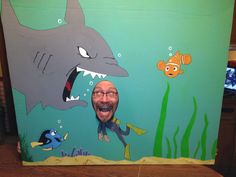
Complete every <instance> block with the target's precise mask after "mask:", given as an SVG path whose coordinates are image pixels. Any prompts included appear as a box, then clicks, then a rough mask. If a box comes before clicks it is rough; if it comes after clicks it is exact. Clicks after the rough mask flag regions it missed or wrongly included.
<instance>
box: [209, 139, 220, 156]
mask: <svg viewBox="0 0 236 177" xmlns="http://www.w3.org/2000/svg"><path fill="white" fill-rule="evenodd" d="M217 141H218V140H217V139H216V140H215V141H214V142H213V144H212V147H211V158H212V159H215V157H216V148H217Z"/></svg>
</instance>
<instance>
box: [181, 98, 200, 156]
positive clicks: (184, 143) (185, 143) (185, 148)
mask: <svg viewBox="0 0 236 177" xmlns="http://www.w3.org/2000/svg"><path fill="white" fill-rule="evenodd" d="M193 105H194V111H193V114H192V117H191V119H190V121H189V123H188V126H187V127H186V129H185V132H184V135H183V137H182V140H181V156H182V157H189V139H190V135H191V132H192V129H193V125H194V123H195V121H196V118H197V101H196V98H195V97H193Z"/></svg>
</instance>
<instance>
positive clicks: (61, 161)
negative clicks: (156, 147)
mask: <svg viewBox="0 0 236 177" xmlns="http://www.w3.org/2000/svg"><path fill="white" fill-rule="evenodd" d="M214 162H215V160H206V161H202V160H196V159H190V158H177V159H167V158H158V157H143V158H141V159H140V160H137V161H128V160H121V161H112V160H106V159H103V158H101V157H97V156H76V157H49V158H47V159H46V160H44V161H38V162H26V161H23V165H25V166H35V165H122V164H123V165H131V164H209V165H211V164H214Z"/></svg>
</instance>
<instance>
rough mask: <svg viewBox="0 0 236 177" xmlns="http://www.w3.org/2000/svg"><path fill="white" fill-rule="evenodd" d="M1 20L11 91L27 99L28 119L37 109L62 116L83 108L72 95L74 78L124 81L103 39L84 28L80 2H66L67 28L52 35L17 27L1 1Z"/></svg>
mask: <svg viewBox="0 0 236 177" xmlns="http://www.w3.org/2000/svg"><path fill="white" fill-rule="evenodd" d="M1 18H2V23H3V30H4V35H5V42H6V49H7V58H8V65H9V70H10V78H11V83H12V87H13V88H14V89H16V90H17V91H19V92H21V93H22V94H23V95H24V96H25V100H26V109H27V110H26V111H27V113H29V112H30V111H31V110H32V109H33V108H34V107H35V106H36V105H37V104H41V105H42V107H43V108H45V107H46V106H51V107H54V108H56V109H60V110H65V109H69V108H72V107H74V106H86V105H87V102H86V101H85V100H81V98H79V96H72V95H71V90H72V87H73V83H74V81H75V79H76V77H77V76H78V74H83V75H84V76H86V75H91V76H92V77H93V78H95V77H98V78H104V77H105V76H107V75H109V76H121V77H126V76H128V72H127V71H126V70H125V69H123V68H122V67H120V66H119V65H118V63H117V61H116V59H115V57H114V56H113V54H112V51H111V49H110V47H109V46H108V45H107V43H106V42H105V40H104V39H103V38H102V36H101V35H100V34H99V33H98V32H96V31H95V30H94V29H92V28H89V27H87V26H85V22H84V15H83V12H82V9H81V7H80V5H79V2H78V0H67V9H66V15H65V21H66V24H65V25H63V26H60V27H57V28H54V29H49V30H35V29H31V28H29V27H26V26H23V25H21V24H20V23H19V21H18V19H17V17H16V15H15V12H14V10H13V7H12V5H11V4H10V2H8V0H2V14H1Z"/></svg>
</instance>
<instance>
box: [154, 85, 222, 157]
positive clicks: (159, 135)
mask: <svg viewBox="0 0 236 177" xmlns="http://www.w3.org/2000/svg"><path fill="white" fill-rule="evenodd" d="M169 94H170V85H169V83H167V88H166V91H165V94H164V96H163V98H162V105H161V113H160V118H159V122H158V124H157V129H156V134H155V141H154V147H153V156H156V157H163V136H164V127H165V124H166V117H167V116H166V115H167V106H168V99H169ZM197 111H198V105H197V101H196V98H195V97H193V113H192V115H191V117H190V119H189V122H188V124H187V126H186V128H185V130H184V133H183V135H182V138H181V142H180V144H178V142H177V135H178V133H179V130H180V128H179V126H178V127H177V128H176V130H175V132H174V135H173V139H172V141H173V147H174V150H173V152H172V149H171V142H170V140H169V138H168V137H166V146H167V147H166V148H167V154H166V157H167V158H171V157H172V156H173V158H177V154H178V151H180V155H181V157H188V158H189V157H190V156H193V158H195V159H196V158H197V156H198V154H199V151H200V149H201V155H200V159H201V160H206V153H207V130H208V125H209V122H208V116H207V114H206V113H205V114H204V127H203V130H202V134H201V137H200V140H199V141H198V143H197V146H196V149H195V151H194V152H193V154H192V155H191V154H190V137H191V134H192V130H193V127H194V125H195V123H196V120H197ZM179 145H180V150H179V149H178V146H179ZM216 146H217V140H215V141H214V142H213V145H212V149H211V157H212V159H214V158H215V155H216Z"/></svg>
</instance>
